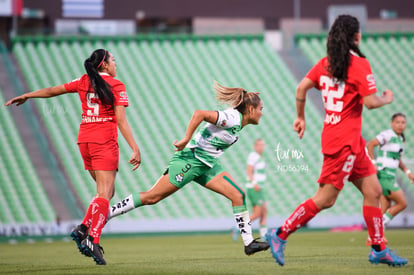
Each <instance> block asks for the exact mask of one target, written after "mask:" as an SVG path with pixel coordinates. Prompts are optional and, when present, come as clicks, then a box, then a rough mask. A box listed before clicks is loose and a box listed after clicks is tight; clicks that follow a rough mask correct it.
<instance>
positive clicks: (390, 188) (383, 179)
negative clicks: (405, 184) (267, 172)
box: [377, 173, 401, 196]
mask: <svg viewBox="0 0 414 275" xmlns="http://www.w3.org/2000/svg"><path fill="white" fill-rule="evenodd" d="M377 175H378V181H379V183H380V185H381V187H382V194H383V195H384V196H388V195H389V194H391V192H395V191H398V190H400V189H401V187H400V186H399V185H398V183H397V182H396V181H395V178H394V177H390V176H383V175H381V173H378V174H377Z"/></svg>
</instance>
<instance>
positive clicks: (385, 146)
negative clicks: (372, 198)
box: [367, 113, 414, 245]
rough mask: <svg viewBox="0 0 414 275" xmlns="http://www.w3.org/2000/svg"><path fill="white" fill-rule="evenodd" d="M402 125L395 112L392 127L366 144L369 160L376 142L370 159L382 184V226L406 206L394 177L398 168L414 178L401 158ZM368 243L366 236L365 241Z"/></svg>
mask: <svg viewBox="0 0 414 275" xmlns="http://www.w3.org/2000/svg"><path fill="white" fill-rule="evenodd" d="M405 127H406V119H405V115H404V114H402V113H395V114H394V115H393V116H392V118H391V129H388V130H385V131H382V132H381V133H379V134H378V135H377V136H376V137H375V138H374V139H373V140H371V141H370V142H368V144H367V149H368V154H369V156H370V157H371V159H372V160H373V159H374V158H375V157H374V148H375V147H376V146H379V150H378V154H377V158H376V159H375V160H374V161H373V162H374V164H376V166H377V170H378V173H377V176H378V180H379V183H380V184H381V187H382V196H381V210H382V213H383V217H382V220H383V224H384V227H385V225H387V224H388V223H389V222H390V221H391V220H392V219H393V218H394V217H395V216H396V215H397V214H398V213H400V212H401V211H403V210H404V209H405V208H406V207H407V202H406V200H405V196H404V193H403V191H402V190H401V188H400V186H399V185H398V183H397V182H396V181H395V178H396V173H397V169H398V168H400V169H401V170H402V171H403V172H404V173H406V174H407V176H408V178H409V179H410V180H411V182H413V181H414V175H413V174H412V173H411V171H410V170H409V169H408V168H407V167H406V166H405V165H404V163H403V162H402V160H401V156H402V154H403V152H404V147H403V142H404V141H405V137H404V130H405ZM392 202H394V204H393V205H391V203H392ZM369 243H370V239H369V238H368V241H367V245H369Z"/></svg>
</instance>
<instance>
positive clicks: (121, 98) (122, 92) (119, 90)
mask: <svg viewBox="0 0 414 275" xmlns="http://www.w3.org/2000/svg"><path fill="white" fill-rule="evenodd" d="M112 91H113V93H114V97H115V102H114V105H116V106H119V105H121V106H125V107H128V104H129V103H128V95H127V92H126V88H125V85H124V84H122V83H121V82H119V83H117V84H116V85H114V86H112Z"/></svg>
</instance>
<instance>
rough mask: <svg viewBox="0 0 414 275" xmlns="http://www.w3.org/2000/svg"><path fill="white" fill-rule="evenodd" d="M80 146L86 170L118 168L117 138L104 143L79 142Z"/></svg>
mask: <svg viewBox="0 0 414 275" xmlns="http://www.w3.org/2000/svg"><path fill="white" fill-rule="evenodd" d="M78 146H79V151H80V153H81V155H82V158H83V163H84V165H85V170H105V171H112V170H118V160H119V148H118V143H117V142H116V141H115V140H110V141H108V142H106V143H104V144H99V143H93V142H87V143H79V144H78Z"/></svg>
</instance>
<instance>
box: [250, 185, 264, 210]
mask: <svg viewBox="0 0 414 275" xmlns="http://www.w3.org/2000/svg"><path fill="white" fill-rule="evenodd" d="M247 198H248V199H249V200H250V203H251V204H252V205H253V206H256V205H257V206H262V205H263V204H264V203H265V202H266V200H265V195H264V191H263V189H260V191H259V192H258V191H256V190H254V188H247Z"/></svg>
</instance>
